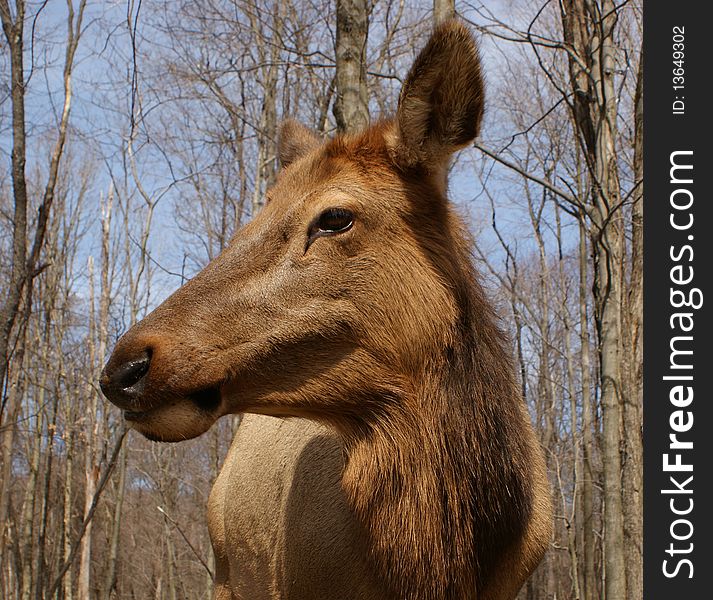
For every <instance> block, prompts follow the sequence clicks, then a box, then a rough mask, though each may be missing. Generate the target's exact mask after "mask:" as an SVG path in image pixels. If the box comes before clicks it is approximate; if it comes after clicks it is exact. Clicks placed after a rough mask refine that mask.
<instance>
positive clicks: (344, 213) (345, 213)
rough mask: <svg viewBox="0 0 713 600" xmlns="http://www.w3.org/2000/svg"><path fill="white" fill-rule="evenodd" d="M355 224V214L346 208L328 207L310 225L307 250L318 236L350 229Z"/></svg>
mask: <svg viewBox="0 0 713 600" xmlns="http://www.w3.org/2000/svg"><path fill="white" fill-rule="evenodd" d="M353 224H354V215H353V214H352V212H351V211H349V210H347V209H346V208H328V209H327V210H325V211H324V212H323V213H322V214H321V215H319V216H318V217H317V218H316V219H314V221H312V224H311V225H310V226H309V233H308V236H307V244H306V245H305V252H307V250H308V249H309V247H310V246H311V245H312V242H314V240H316V239H317V238H320V237H324V236H327V235H336V234H338V233H343V232H345V231H349V229H351V227H352V225H353Z"/></svg>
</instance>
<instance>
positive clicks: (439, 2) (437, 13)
mask: <svg viewBox="0 0 713 600" xmlns="http://www.w3.org/2000/svg"><path fill="white" fill-rule="evenodd" d="M455 16H456V2H455V0H433V21H434V23H435V24H436V25H438V24H440V23H443V21H447V20H448V19H452V18H453V17H455Z"/></svg>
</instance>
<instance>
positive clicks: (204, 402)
mask: <svg viewBox="0 0 713 600" xmlns="http://www.w3.org/2000/svg"><path fill="white" fill-rule="evenodd" d="M188 398H189V400H190V401H191V402H193V404H195V405H196V406H197V407H198V408H199V409H200V410H202V411H205V412H209V413H212V412H215V410H216V409H217V408H218V406H220V389H219V388H217V387H209V388H204V389H201V390H198V391H197V392H193V393H192V394H189V395H188Z"/></svg>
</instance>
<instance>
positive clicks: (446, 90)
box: [394, 20, 484, 166]
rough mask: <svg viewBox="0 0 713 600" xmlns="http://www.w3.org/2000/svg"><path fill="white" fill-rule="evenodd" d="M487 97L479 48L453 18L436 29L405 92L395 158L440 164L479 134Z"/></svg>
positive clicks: (401, 99) (398, 119)
mask: <svg viewBox="0 0 713 600" xmlns="http://www.w3.org/2000/svg"><path fill="white" fill-rule="evenodd" d="M483 95H484V92H483V78H482V75H481V72H480V57H479V55H478V46H477V44H476V42H475V40H474V39H473V36H472V35H471V33H470V31H469V30H468V29H467V28H466V27H465V26H464V25H463V24H462V23H460V22H458V21H455V20H451V21H447V22H445V23H443V24H442V25H440V26H438V27H437V28H436V30H435V31H434V32H433V34H432V35H431V39H429V40H428V43H427V44H426V47H425V48H424V49H423V50H422V51H421V53H420V54H419V55H418V58H416V61H415V62H414V64H413V66H412V67H411V71H410V72H409V74H408V77H407V78H406V81H405V83H404V85H403V88H402V89H401V96H400V97H399V106H398V110H397V113H396V123H397V128H398V141H397V143H396V147H395V148H394V151H395V157H396V158H397V160H398V161H399V162H400V163H402V164H403V165H404V166H415V165H417V164H424V165H426V166H430V165H433V166H437V165H442V164H443V163H444V162H445V161H446V160H447V159H448V157H449V156H450V155H451V154H452V153H453V152H455V151H456V150H459V149H460V148H463V147H464V146H466V145H467V144H468V143H470V142H472V141H473V140H474V139H475V137H476V135H477V134H478V131H479V129H480V122H481V119H482V116H483Z"/></svg>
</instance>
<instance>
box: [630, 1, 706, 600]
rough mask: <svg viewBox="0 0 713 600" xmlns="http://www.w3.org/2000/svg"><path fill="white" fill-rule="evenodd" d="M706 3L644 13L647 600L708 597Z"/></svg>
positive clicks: (656, 5) (665, 5)
mask: <svg viewBox="0 0 713 600" xmlns="http://www.w3.org/2000/svg"><path fill="white" fill-rule="evenodd" d="M705 8H707V4H706V3H703V2H692V1H688V2H686V1H683V2H673V3H672V2H648V3H647V4H646V6H645V8H644V149H645V151H644V165H645V169H644V173H645V175H644V181H645V185H644V206H645V210H644V457H645V466H644V597H645V598H646V600H657V599H659V598H660V599H667V600H668V599H670V598H679V599H681V600H683V599H685V600H696V599H703V598H711V597H713V595H712V592H711V591H710V582H709V581H708V577H709V576H710V571H711V567H713V553H712V552H711V547H712V546H713V530H712V528H711V522H712V520H713V515H712V512H713V495H712V494H711V489H712V486H711V485H710V484H709V479H710V478H711V477H712V476H713V399H712V398H711V382H712V381H713V377H712V376H711V374H712V373H713V362H711V361H710V359H709V355H710V352H709V350H708V345H709V344H710V343H711V334H712V333H713V328H712V327H711V311H712V309H713V288H712V287H711V286H710V281H711V275H710V273H711V271H713V264H712V263H713V244H712V243H711V240H713V232H711V231H710V225H711V217H710V214H711V210H710V204H711V202H712V200H711V196H712V193H711V181H710V180H711V179H713V158H712V157H711V145H712V144H711V141H710V139H707V138H709V137H710V134H711V129H712V128H711V116H710V112H709V111H710V110H711V100H710V96H709V95H708V89H707V86H706V79H707V78H708V77H710V72H711V67H710V57H711V49H710V44H711V41H712V40H713V30H711V28H710V24H709V21H708V19H707V18H706V17H705V15H704V9H705Z"/></svg>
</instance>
